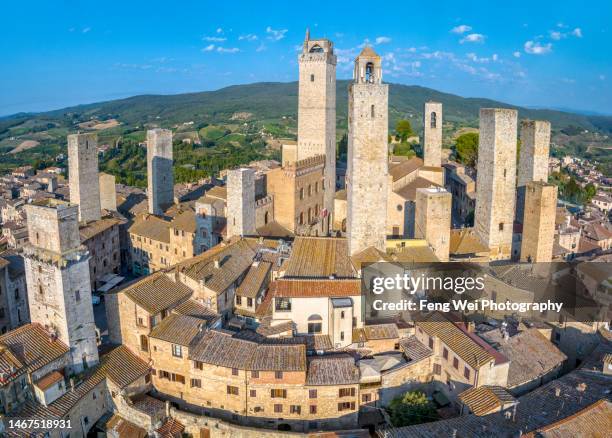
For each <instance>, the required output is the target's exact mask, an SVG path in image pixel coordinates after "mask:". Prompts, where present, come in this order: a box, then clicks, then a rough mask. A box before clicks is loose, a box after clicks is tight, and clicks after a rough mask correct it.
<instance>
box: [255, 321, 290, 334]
mask: <svg viewBox="0 0 612 438" xmlns="http://www.w3.org/2000/svg"><path fill="white" fill-rule="evenodd" d="M294 329H295V323H294V322H293V321H285V322H281V323H277V324H274V325H272V324H271V319H270V318H265V319H264V320H263V321H261V322H260V324H259V326H257V329H256V330H255V331H256V332H257V333H259V334H260V335H262V336H274V335H280V334H283V333H286V332H291V333H293V330H294Z"/></svg>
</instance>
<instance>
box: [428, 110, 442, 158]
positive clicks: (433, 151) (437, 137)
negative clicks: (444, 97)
mask: <svg viewBox="0 0 612 438" xmlns="http://www.w3.org/2000/svg"><path fill="white" fill-rule="evenodd" d="M423 145H424V146H423V164H424V165H425V166H432V167H440V166H442V104H441V103H438V102H425V109H424V111H423Z"/></svg>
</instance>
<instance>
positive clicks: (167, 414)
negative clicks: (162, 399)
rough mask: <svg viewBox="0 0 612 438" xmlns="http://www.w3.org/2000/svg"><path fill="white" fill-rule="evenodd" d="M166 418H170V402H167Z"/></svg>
mask: <svg viewBox="0 0 612 438" xmlns="http://www.w3.org/2000/svg"><path fill="white" fill-rule="evenodd" d="M166 417H170V402H169V401H168V400H166Z"/></svg>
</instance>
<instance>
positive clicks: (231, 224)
mask: <svg viewBox="0 0 612 438" xmlns="http://www.w3.org/2000/svg"><path fill="white" fill-rule="evenodd" d="M255 233H256V229H255V171H254V170H253V169H250V168H242V169H234V170H230V171H229V172H227V237H228V238H229V237H233V236H252V235H254V234H255Z"/></svg>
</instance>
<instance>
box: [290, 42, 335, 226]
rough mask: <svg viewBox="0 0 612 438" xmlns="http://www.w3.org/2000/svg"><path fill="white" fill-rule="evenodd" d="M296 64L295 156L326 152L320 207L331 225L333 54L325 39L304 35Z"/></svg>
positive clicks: (332, 186)
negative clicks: (297, 84) (296, 112)
mask: <svg viewBox="0 0 612 438" xmlns="http://www.w3.org/2000/svg"><path fill="white" fill-rule="evenodd" d="M298 64H299V98H298V145H297V159H298V160H302V159H305V158H309V157H313V156H315V155H325V172H324V179H325V194H324V200H323V208H324V209H326V211H327V214H328V216H327V219H326V221H327V223H328V225H330V224H331V221H330V219H331V215H332V214H333V209H334V196H335V192H336V55H334V45H333V43H332V42H331V41H329V40H327V39H316V40H311V39H310V32H308V31H306V38H305V40H304V45H303V48H302V53H300V55H299V57H298Z"/></svg>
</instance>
